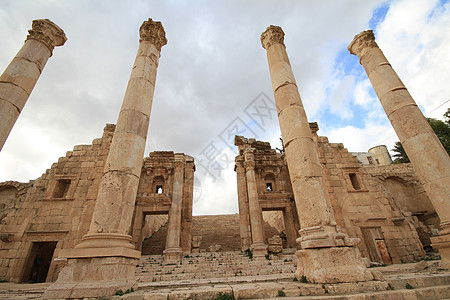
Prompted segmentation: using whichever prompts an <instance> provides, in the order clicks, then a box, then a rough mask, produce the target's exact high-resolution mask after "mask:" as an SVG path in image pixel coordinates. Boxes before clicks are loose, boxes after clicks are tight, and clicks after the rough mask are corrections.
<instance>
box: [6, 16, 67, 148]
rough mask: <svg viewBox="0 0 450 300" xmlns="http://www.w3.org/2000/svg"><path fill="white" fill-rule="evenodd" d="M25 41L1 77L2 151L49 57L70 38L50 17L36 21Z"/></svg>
mask: <svg viewBox="0 0 450 300" xmlns="http://www.w3.org/2000/svg"><path fill="white" fill-rule="evenodd" d="M28 32H29V34H28V36H27V39H26V40H25V44H24V45H23V46H22V48H21V49H20V50H19V52H18V53H17V55H16V57H14V59H13V60H12V62H11V63H10V64H9V66H8V67H7V68H6V70H5V72H4V73H3V74H2V76H0V150H2V148H3V145H4V144H5V141H6V139H7V138H8V135H9V133H10V132H11V129H12V128H13V126H14V123H16V120H17V118H18V117H19V114H20V113H21V112H22V109H23V107H24V106H25V103H26V102H27V100H28V97H29V96H30V94H31V91H32V90H33V88H34V86H35V84H36V82H37V80H38V79H39V76H40V75H41V73H42V70H43V69H44V66H45V64H46V63H47V60H48V59H49V58H50V56H52V53H53V49H54V48H55V47H56V46H62V45H64V43H65V42H66V41H67V38H66V35H65V34H64V31H63V30H62V29H61V28H59V27H58V26H57V25H56V24H54V23H53V22H52V21H50V20H48V19H40V20H34V21H33V24H32V29H30V30H29V31H28Z"/></svg>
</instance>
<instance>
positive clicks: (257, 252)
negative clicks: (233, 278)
mask: <svg viewBox="0 0 450 300" xmlns="http://www.w3.org/2000/svg"><path fill="white" fill-rule="evenodd" d="M254 151H255V150H254V149H251V148H247V149H245V150H244V158H245V161H244V167H245V171H246V176H247V193H248V209H249V216H250V224H251V231H252V245H251V250H252V252H253V256H255V257H256V258H259V257H264V255H265V254H267V245H266V244H265V242H264V221H263V217H262V211H261V206H260V205H259V199H258V188H257V184H256V174H255V158H254V153H253V152H254Z"/></svg>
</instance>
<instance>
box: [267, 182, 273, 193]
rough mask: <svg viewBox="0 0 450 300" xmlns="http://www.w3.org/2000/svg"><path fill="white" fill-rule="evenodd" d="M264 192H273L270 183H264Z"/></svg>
mask: <svg viewBox="0 0 450 300" xmlns="http://www.w3.org/2000/svg"><path fill="white" fill-rule="evenodd" d="M266 190H267V191H268V192H271V191H273V189H272V183H271V182H267V183H266Z"/></svg>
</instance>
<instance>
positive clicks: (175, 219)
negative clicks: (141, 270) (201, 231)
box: [164, 153, 185, 264]
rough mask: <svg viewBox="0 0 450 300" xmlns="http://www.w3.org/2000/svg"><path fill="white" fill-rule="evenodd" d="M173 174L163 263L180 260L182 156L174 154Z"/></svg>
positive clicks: (183, 162)
mask: <svg viewBox="0 0 450 300" xmlns="http://www.w3.org/2000/svg"><path fill="white" fill-rule="evenodd" d="M173 164H174V174H173V193H172V204H171V206H170V211H169V220H168V222H167V238H166V249H165V250H164V263H166V264H173V263H178V262H179V261H180V259H181V253H182V250H181V244H180V241H181V208H182V205H183V184H184V167H185V161H184V155H183V154H180V153H176V154H175V161H174V163H173Z"/></svg>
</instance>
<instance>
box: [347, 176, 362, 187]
mask: <svg viewBox="0 0 450 300" xmlns="http://www.w3.org/2000/svg"><path fill="white" fill-rule="evenodd" d="M348 176H349V177H350V181H351V182H352V186H353V188H354V189H355V190H360V189H361V183H360V182H359V178H358V176H357V175H356V173H349V174H348Z"/></svg>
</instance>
